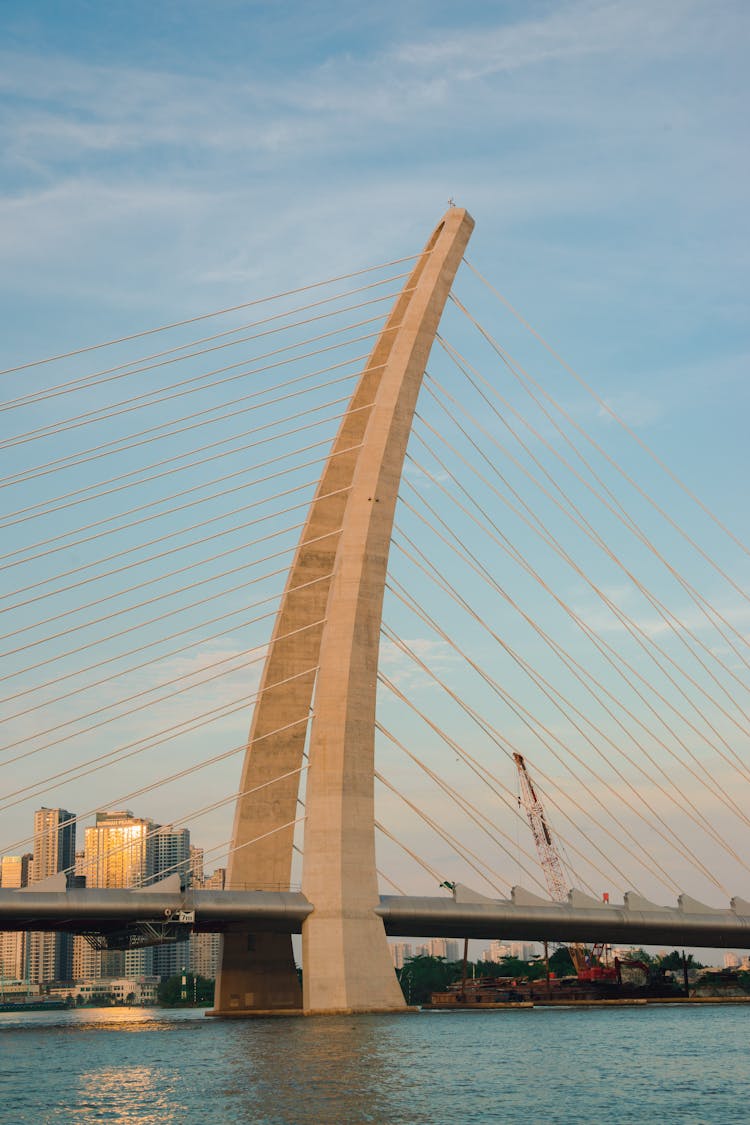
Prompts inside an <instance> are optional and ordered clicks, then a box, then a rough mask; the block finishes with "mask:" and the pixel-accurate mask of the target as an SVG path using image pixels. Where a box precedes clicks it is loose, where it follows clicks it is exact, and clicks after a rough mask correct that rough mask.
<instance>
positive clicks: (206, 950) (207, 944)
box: [187, 849, 227, 980]
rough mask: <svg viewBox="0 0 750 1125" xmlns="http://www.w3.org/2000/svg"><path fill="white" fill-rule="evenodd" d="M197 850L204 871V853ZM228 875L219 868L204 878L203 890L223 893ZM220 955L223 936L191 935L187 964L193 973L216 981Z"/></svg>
mask: <svg viewBox="0 0 750 1125" xmlns="http://www.w3.org/2000/svg"><path fill="white" fill-rule="evenodd" d="M191 850H193V849H191ZM195 850H196V851H200V852H201V871H202V869H203V852H202V850H201V849H195ZM194 870H195V869H194ZM226 874H227V873H226V868H224V867H218V868H217V869H216V871H214V873H213V875H209V876H207V877H203V882H202V884H201V889H203V890H207V891H223V890H224V886H225V883H226ZM220 955H221V934H207V933H195V934H191V935H190V942H189V950H188V960H187V964H188V965H189V966H190V972H191V973H195V974H196V975H197V976H201V977H206V978H207V979H208V980H216V976H217V973H218V971H219V957H220Z"/></svg>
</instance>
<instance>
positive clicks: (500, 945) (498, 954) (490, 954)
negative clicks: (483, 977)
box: [482, 941, 510, 965]
mask: <svg viewBox="0 0 750 1125" xmlns="http://www.w3.org/2000/svg"><path fill="white" fill-rule="evenodd" d="M503 957H510V946H509V945H506V944H505V942H504V941H491V942H490V947H489V949H485V951H484V953H483V954H482V960H483V961H485V962H488V961H489V962H491V963H493V964H495V965H497V964H499V963H500V962H501V961H502V959H503Z"/></svg>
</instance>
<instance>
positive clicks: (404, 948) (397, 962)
mask: <svg viewBox="0 0 750 1125" xmlns="http://www.w3.org/2000/svg"><path fill="white" fill-rule="evenodd" d="M411 950H412V947H411V945H410V944H409V942H408V941H394V942H393V943H392V944H391V957H392V958H393V967H394V969H403V967H404V961H406V959H407V957H411V955H412V952H411Z"/></svg>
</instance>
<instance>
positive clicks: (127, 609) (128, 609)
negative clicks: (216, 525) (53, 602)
mask: <svg viewBox="0 0 750 1125" xmlns="http://www.w3.org/2000/svg"><path fill="white" fill-rule="evenodd" d="M303 526H304V525H303V524H297V525H296V527H292V528H287V529H286V531H285V534H288V532H289V531H294V530H299V528H301V527H303ZM340 532H341V528H337V529H336V530H335V531H328V532H326V533H325V535H319V536H315V537H313V538H312V539H309V540H306V543H315V542H319V541H320V540H322V539H327V538H329V537H330V536H331V535H338V534H340ZM269 538H274V536H265V537H264V539H269ZM262 541H263V540H261V542H262ZM297 546H301V544H297ZM241 549H242V548H232V549H231V550H229V551H223V552H221V553H220V554H218V555H214V556H212V558H211V559H210V560H204V562H205V561H215V560H216V559H218V558H222V557H224V556H226V555H229V554H234V553H235V552H236V551H237V550H241ZM291 550H292V548H291V547H289V548H286V549H284V550H282V551H274V552H272V553H271V554H270V555H265V556H264V557H263V558H260V559H255V560H253V562H252V564H250V565H252V566H259V565H260V564H261V563H264V562H268V561H269V559H275V558H281V557H284V556H288V555H289V553H290V551H291ZM247 567H248V564H247V563H244V564H243V565H241V566H237V567H233V568H231V569H230V570H225V571H222V572H221V573H220V574H217V575H213V576H212V577H211V578H203V579H197V580H196V581H194V582H189V583H188V584H187V585H186V586H180V587H178V589H176V590H170V591H169V592H168V593H166V594H160V595H155V596H154V597H152V598H146V599H145V600H144V601H142V602H137V603H136V604H135V605H131V606H125V607H123V608H122V609H118V610H116V611H115V612H114V613H109V614H104V615H103V616H100V617H94V618H92V619H91V620H89V621H85V622H83V623H82V624H80V625H75V626H70V627H68V628H67V629H63V630H61V631H60V632H58V633H53V634H51V635H50V636H47V637H42V638H40V639H39V640H36V641H31V642H29V644H27V645H21V646H20V647H19V648H16V649H12V650H10V651H8V652H4V653H0V656H14V655H15V654H16V653H17V652H23V651H25V650H26V649H28V648H36V647H37V645H40V644H44V643H47V642H49V641H53V640H57V639H58V638H60V637H63V636H67V635H68V634H70V633H76V632H80V631H81V630H82V629H87V628H89V627H90V626H91V625H98V624H100V623H102V622H104V621H110V620H111V619H112V618H113V617H120V616H122V614H124V613H128V614H129V613H131V612H132V611H133V610H134V609H141V608H142V607H143V606H145V605H151V604H152V603H153V602H162V601H164V600H165V599H166V598H169V597H174V596H175V595H176V594H181V593H184V592H185V590H190V589H193V588H194V587H196V586H199V585H203V584H205V583H206V582H213V581H216V579H218V578H225V577H226V576H227V575H228V574H236V573H237V571H238V570H246V569H247ZM187 569H192V568H190V567H183V568H182V570H187ZM181 572H182V571H180V572H178V573H181ZM165 577H170V576H169V575H166V576H165ZM152 584H153V583H151V582H145V583H140V584H139V585H138V586H137V587H135V588H136V589H141V588H142V587H143V586H151V585H152ZM125 592H130V591H121V593H125ZM116 596H117V597H119V596H120V594H118V595H116ZM107 600H110V599H105V598H101V599H98V600H97V601H96V602H92V603H91V604H92V605H98V604H100V603H101V602H102V601H107ZM78 608H79V610H82V609H88V608H90V606H79V607H78ZM62 616H66V615H65V614H63V615H62ZM38 624H44V623H43V622H41V623H38Z"/></svg>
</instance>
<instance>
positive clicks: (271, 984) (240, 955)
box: [208, 930, 302, 1016]
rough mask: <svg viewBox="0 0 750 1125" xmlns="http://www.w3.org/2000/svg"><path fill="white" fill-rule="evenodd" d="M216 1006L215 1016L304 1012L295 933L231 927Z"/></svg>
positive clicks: (226, 936)
mask: <svg viewBox="0 0 750 1125" xmlns="http://www.w3.org/2000/svg"><path fill="white" fill-rule="evenodd" d="M214 1005H215V1006H214V1009H213V1011H211V1012H209V1013H208V1014H209V1015H211V1016H251V1015H255V1014H257V1013H258V1012H267V1011H269V1010H273V1009H276V1010H278V1011H287V1012H289V1013H291V1012H299V1011H301V1009H302V988H301V985H300V982H299V977H298V976H297V969H296V967H295V964H294V953H293V950H292V938H291V934H272V933H256V932H252V933H251V932H249V931H248V930H228V931H227V932H226V933H225V934H224V935H223V939H222V952H221V971H220V973H219V976H218V979H217V981H216V995H215V997H214Z"/></svg>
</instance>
